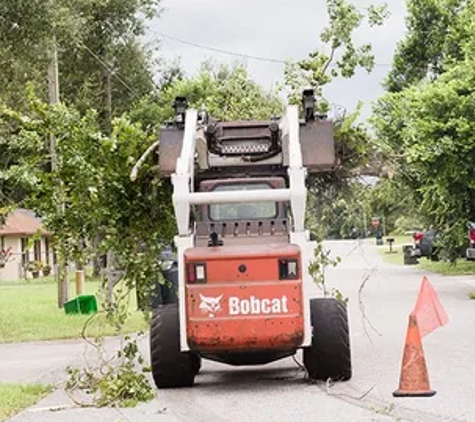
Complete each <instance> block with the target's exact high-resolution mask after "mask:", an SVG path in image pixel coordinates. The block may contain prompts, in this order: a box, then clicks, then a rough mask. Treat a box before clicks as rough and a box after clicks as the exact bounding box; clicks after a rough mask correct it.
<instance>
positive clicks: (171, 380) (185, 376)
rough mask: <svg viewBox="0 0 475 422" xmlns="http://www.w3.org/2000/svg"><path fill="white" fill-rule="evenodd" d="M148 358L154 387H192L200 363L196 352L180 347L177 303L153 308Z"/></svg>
mask: <svg viewBox="0 0 475 422" xmlns="http://www.w3.org/2000/svg"><path fill="white" fill-rule="evenodd" d="M150 358H151V359H150V360H151V364H152V376H153V380H154V381H155V385H156V386H157V388H181V387H191V386H192V385H193V383H194V380H195V376H196V374H197V373H198V371H199V369H200V366H201V358H200V356H198V355H197V354H195V353H188V352H185V353H184V352H181V351H180V324H179V318H178V304H170V305H161V306H159V307H157V308H156V309H154V310H153V314H152V322H151V326H150Z"/></svg>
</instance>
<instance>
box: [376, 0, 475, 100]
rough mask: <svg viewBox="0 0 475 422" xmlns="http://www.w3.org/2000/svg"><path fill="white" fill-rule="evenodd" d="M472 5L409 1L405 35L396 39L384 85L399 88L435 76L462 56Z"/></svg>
mask: <svg viewBox="0 0 475 422" xmlns="http://www.w3.org/2000/svg"><path fill="white" fill-rule="evenodd" d="M473 11H474V10H473V5H472V4H471V2H467V1H466V0H423V1H421V0H409V1H408V3H407V18H406V27H407V34H406V36H405V38H404V39H403V40H402V41H400V42H399V44H398V46H397V49H396V53H395V55H394V58H393V68H392V69H391V71H390V72H389V75H388V77H387V79H386V82H385V86H386V88H387V90H388V91H389V92H397V91H400V90H402V89H404V88H406V87H408V86H410V85H412V84H415V83H418V82H419V81H422V80H423V79H425V78H428V79H429V80H431V79H435V78H437V76H438V75H440V74H441V73H443V72H444V71H445V70H447V68H448V67H449V66H450V65H451V64H452V63H454V62H457V61H458V60H460V59H462V58H463V55H464V44H465V41H466V39H467V35H468V34H469V32H470V26H469V25H467V19H469V18H470V14H472V13H473Z"/></svg>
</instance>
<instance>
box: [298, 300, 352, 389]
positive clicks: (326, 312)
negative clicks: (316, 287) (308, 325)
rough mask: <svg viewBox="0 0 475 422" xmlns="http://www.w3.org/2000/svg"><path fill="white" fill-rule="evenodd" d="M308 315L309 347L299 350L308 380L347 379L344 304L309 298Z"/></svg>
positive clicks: (348, 357)
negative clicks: (310, 342)
mask: <svg viewBox="0 0 475 422" xmlns="http://www.w3.org/2000/svg"><path fill="white" fill-rule="evenodd" d="M310 315H311V321H312V332H313V335H312V345H311V347H308V348H305V349H304V351H303V361H304V365H305V369H306V370H307V372H308V376H309V378H310V379H313V380H324V381H326V380H328V379H331V380H332V381H346V380H349V379H350V378H351V375H352V368H351V348H350V335H349V328H348V311H347V309H346V305H345V304H344V303H342V302H341V301H338V300H336V299H333V298H318V299H311V300H310Z"/></svg>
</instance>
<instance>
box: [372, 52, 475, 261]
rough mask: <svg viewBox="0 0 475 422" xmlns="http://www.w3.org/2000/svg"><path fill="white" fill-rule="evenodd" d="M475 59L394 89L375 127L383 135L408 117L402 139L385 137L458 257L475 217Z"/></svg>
mask: <svg viewBox="0 0 475 422" xmlns="http://www.w3.org/2000/svg"><path fill="white" fill-rule="evenodd" d="M474 63H475V62H474V61H473V59H470V60H466V61H464V62H463V63H461V64H459V65H456V66H454V67H452V69H450V70H448V71H446V72H445V73H444V74H443V75H441V76H440V77H439V79H438V80H437V81H434V82H432V83H425V84H422V85H418V86H413V87H410V88H407V89H405V90H404V91H402V92H400V93H398V94H395V95H393V94H389V95H387V96H385V97H384V98H383V99H382V100H381V101H380V103H379V108H377V109H376V113H377V115H378V118H377V119H375V126H376V128H377V130H378V131H379V133H380V134H381V135H383V136H384V135H385V134H387V133H388V127H390V126H391V125H392V119H396V120H397V119H400V121H402V122H403V124H401V125H400V126H401V127H400V133H399V134H398V136H397V138H396V139H391V138H387V137H386V136H385V137H384V138H383V139H384V141H385V143H386V145H387V146H388V147H389V148H390V149H394V150H395V151H397V157H398V161H399V162H400V163H401V164H400V165H401V168H403V169H404V171H405V172H406V173H410V177H406V178H405V180H406V182H409V181H410V184H409V185H408V186H410V187H411V188H412V189H413V190H414V191H415V192H416V194H417V195H418V197H419V198H420V200H421V211H422V212H423V213H424V214H425V215H427V217H428V218H429V219H430V220H431V221H432V223H433V224H435V226H436V227H437V228H439V229H440V230H442V231H443V232H444V234H445V236H444V239H445V247H446V249H447V251H448V252H450V254H451V257H452V258H454V254H455V253H456V251H457V248H458V247H459V246H460V245H461V244H463V243H464V242H465V238H466V228H465V227H466V223H467V221H469V220H470V221H473V220H474V219H475V186H474V182H473V181H474V178H475V173H474V167H473V165H472V164H473V163H472V157H474V156H475V138H474V136H473V133H474V130H475V126H474V124H473V122H474V117H475V116H474V111H473V106H472V104H473V101H474V100H475V90H474V88H473V86H474V85H473V84H474V81H475V72H474V71H473V64H474ZM389 130H392V129H389ZM394 144H397V146H395V145H394ZM396 148H397V149H396Z"/></svg>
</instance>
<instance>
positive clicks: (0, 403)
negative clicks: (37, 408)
mask: <svg viewBox="0 0 475 422" xmlns="http://www.w3.org/2000/svg"><path fill="white" fill-rule="evenodd" d="M51 391H52V387H51V386H45V385H39V384H29V385H28V384H27V385H22V384H2V383H0V421H4V420H6V419H8V418H10V417H12V416H13V415H15V414H17V413H18V412H19V411H20V410H22V409H25V408H27V407H29V406H33V405H34V404H35V403H37V402H38V401H39V400H41V399H42V398H43V397H45V396H46V395H47V394H48V393H50V392H51Z"/></svg>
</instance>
